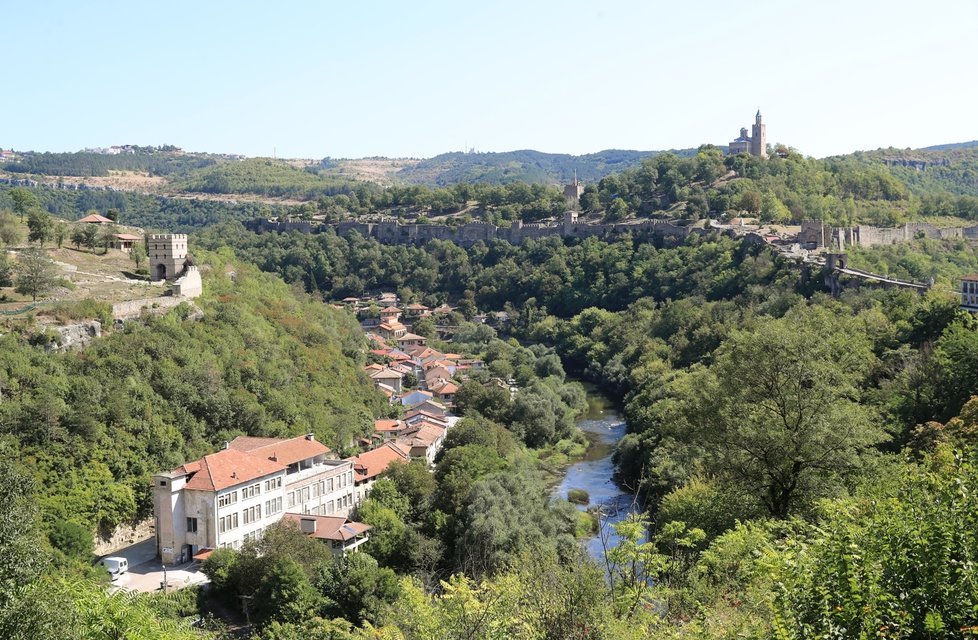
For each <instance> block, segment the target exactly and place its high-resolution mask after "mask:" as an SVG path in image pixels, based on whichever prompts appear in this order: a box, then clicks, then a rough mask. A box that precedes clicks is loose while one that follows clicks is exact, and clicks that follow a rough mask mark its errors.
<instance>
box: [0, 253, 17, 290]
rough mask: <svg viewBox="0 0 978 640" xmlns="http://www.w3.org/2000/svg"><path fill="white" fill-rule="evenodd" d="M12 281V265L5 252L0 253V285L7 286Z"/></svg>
mask: <svg viewBox="0 0 978 640" xmlns="http://www.w3.org/2000/svg"><path fill="white" fill-rule="evenodd" d="M13 283H14V266H13V263H12V262H11V261H10V258H8V257H7V254H6V252H4V253H0V287H9V286H11V285H12V284H13Z"/></svg>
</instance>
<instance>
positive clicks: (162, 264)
mask: <svg viewBox="0 0 978 640" xmlns="http://www.w3.org/2000/svg"><path fill="white" fill-rule="evenodd" d="M146 244H147V247H146V249H147V250H146V253H147V254H149V276H150V278H152V279H153V280H173V279H174V278H176V277H177V276H179V275H180V274H181V273H183V270H184V267H185V266H186V262H187V236H186V235H185V234H178V233H155V234H153V235H151V236H150V237H149V239H148V240H147V242H146Z"/></svg>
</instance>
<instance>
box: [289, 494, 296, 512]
mask: <svg viewBox="0 0 978 640" xmlns="http://www.w3.org/2000/svg"><path fill="white" fill-rule="evenodd" d="M294 506H295V491H289V508H292V507H294Z"/></svg>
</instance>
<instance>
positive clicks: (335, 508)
mask: <svg viewBox="0 0 978 640" xmlns="http://www.w3.org/2000/svg"><path fill="white" fill-rule="evenodd" d="M354 500H355V487H354V472H353V463H352V462H351V461H349V460H335V459H333V457H332V455H331V452H330V450H329V448H328V447H326V446H325V445H323V444H322V443H320V442H318V441H317V440H316V439H315V437H314V436H313V435H312V434H307V435H305V436H299V437H296V438H287V439H283V438H253V437H246V436H241V437H238V438H235V439H234V440H232V441H230V442H227V443H225V445H224V448H223V449H221V450H220V451H218V452H216V453H212V454H210V455H206V456H204V457H203V458H201V459H200V460H195V461H193V462H188V463H186V464H183V465H181V466H179V467H177V468H176V469H173V470H172V471H168V472H164V473H158V474H156V475H154V476H153V514H154V520H155V525H156V552H157V555H158V556H159V557H160V559H161V561H162V562H163V563H164V564H176V563H180V562H185V561H188V560H189V559H190V558H192V557H193V558H197V559H203V558H204V557H205V556H206V555H207V551H208V550H212V549H219V548H234V549H236V548H239V547H240V546H241V544H242V543H244V542H246V541H249V540H255V539H257V538H258V537H260V536H261V535H262V533H263V532H264V530H265V529H266V528H267V527H268V526H269V525H271V524H274V523H276V522H278V521H279V520H281V519H282V518H283V516H284V515H285V513H287V512H291V513H297V514H305V515H308V514H313V515H333V516H342V517H344V518H345V517H346V516H347V515H348V514H349V511H350V509H351V508H352V507H353V503H354Z"/></svg>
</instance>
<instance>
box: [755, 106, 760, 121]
mask: <svg viewBox="0 0 978 640" xmlns="http://www.w3.org/2000/svg"><path fill="white" fill-rule="evenodd" d="M754 122H756V123H757V124H761V110H760V109H758V110H757V115H756V116H754Z"/></svg>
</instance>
